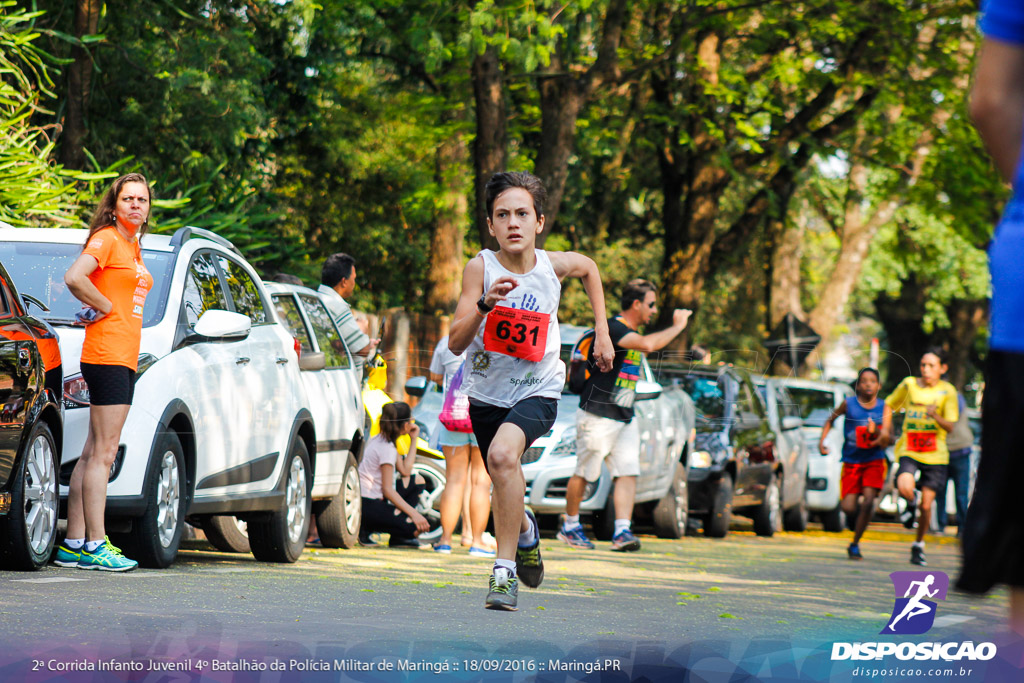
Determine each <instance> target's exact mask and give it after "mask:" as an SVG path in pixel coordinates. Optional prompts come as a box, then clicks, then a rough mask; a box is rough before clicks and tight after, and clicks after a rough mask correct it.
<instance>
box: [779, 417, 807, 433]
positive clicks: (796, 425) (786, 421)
mask: <svg viewBox="0 0 1024 683" xmlns="http://www.w3.org/2000/svg"><path fill="white" fill-rule="evenodd" d="M803 426H804V421H803V420H802V419H801V418H799V417H797V416H796V415H787V416H786V417H784V418H782V431H784V432H788V431H789V430H791V429H800V428H801V427H803Z"/></svg>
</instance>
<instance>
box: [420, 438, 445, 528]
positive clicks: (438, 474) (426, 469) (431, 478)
mask: <svg viewBox="0 0 1024 683" xmlns="http://www.w3.org/2000/svg"><path fill="white" fill-rule="evenodd" d="M442 462H443V461H440V460H434V459H433V458H424V457H423V456H417V457H416V461H415V462H414V463H413V466H412V473H413V474H414V475H416V474H418V475H420V476H421V477H423V481H424V484H423V490H422V491H420V500H419V503H417V504H416V512H418V513H420V514H421V515H423V516H424V517H426V518H427V522H428V523H429V524H430V530H429V531H427V532H425V533H422V534H420V535H419V536H417V537H416V538H418V539H419V540H420V541H423V542H424V543H428V542H429V543H432V542H434V541H436V540H437V539H439V538H441V494H442V493H443V492H444V487H445V484H446V483H448V477H447V476H446V475H445V469H444V466H443V465H442V464H441V463H442Z"/></svg>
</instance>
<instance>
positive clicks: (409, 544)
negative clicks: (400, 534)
mask: <svg viewBox="0 0 1024 683" xmlns="http://www.w3.org/2000/svg"><path fill="white" fill-rule="evenodd" d="M421 545H423V544H422V543H420V541H419V539H416V538H396V537H394V536H392V537H391V538H390V539H389V540H388V547H389V548H419V547H420V546H421Z"/></svg>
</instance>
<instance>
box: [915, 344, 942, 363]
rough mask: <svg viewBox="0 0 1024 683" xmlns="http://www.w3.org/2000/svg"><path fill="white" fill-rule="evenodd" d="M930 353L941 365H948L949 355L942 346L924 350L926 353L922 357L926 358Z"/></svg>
mask: <svg viewBox="0 0 1024 683" xmlns="http://www.w3.org/2000/svg"><path fill="white" fill-rule="evenodd" d="M929 353H930V354H932V355H933V356H935V357H936V358H938V359H939V365H946V358H947V354H946V350H945V349H944V348H942V347H941V346H929V347H928V348H927V349H925V350H924V353H922V354H921V357H922V358H924V357H925V356H927V355H928V354H929Z"/></svg>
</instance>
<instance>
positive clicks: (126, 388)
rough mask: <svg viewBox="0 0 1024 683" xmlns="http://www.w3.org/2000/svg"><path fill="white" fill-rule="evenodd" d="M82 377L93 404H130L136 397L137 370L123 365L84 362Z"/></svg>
mask: <svg viewBox="0 0 1024 683" xmlns="http://www.w3.org/2000/svg"><path fill="white" fill-rule="evenodd" d="M82 379H84V380H85V383H86V384H87V385H88V386H89V403H90V404H91V405H94V406H124V405H129V406H130V405H131V404H132V398H134V397H135V371H134V370H132V369H130V368H126V367H125V366H123V365H98V364H96V363H82Z"/></svg>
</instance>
